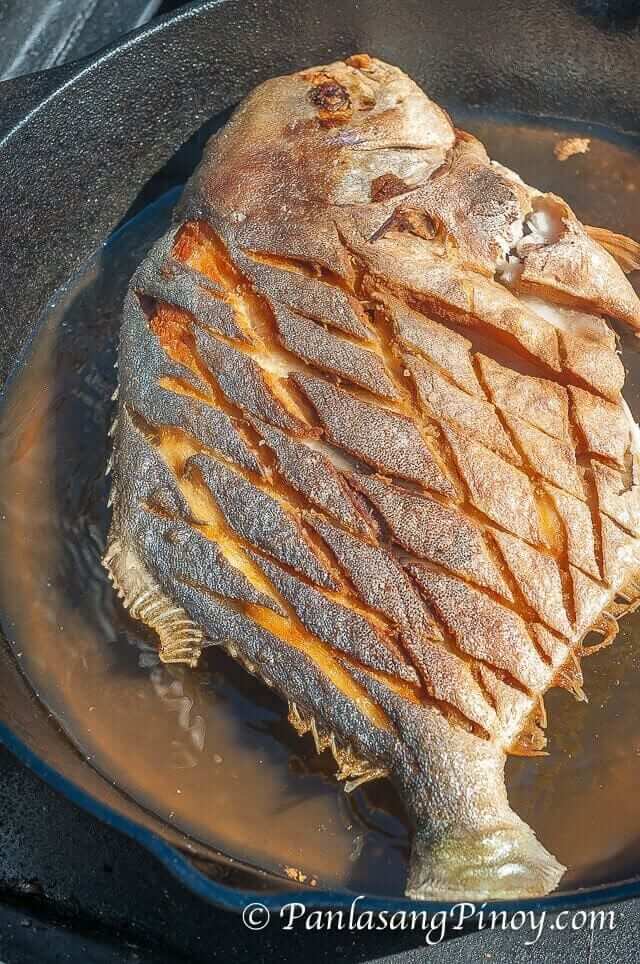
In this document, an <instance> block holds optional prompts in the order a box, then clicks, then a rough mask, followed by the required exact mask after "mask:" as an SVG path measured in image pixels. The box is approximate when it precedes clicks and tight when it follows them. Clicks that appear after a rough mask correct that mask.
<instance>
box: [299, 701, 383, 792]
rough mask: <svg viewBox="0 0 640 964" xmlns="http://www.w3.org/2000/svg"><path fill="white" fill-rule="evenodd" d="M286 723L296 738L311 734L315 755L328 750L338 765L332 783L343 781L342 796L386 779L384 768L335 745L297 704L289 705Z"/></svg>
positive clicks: (349, 749) (330, 736) (331, 736)
mask: <svg viewBox="0 0 640 964" xmlns="http://www.w3.org/2000/svg"><path fill="white" fill-rule="evenodd" d="M289 722H290V723H291V725H292V726H293V728H294V730H295V731H296V733H297V734H298V736H304V735H305V734H306V733H311V735H312V737H313V742H314V743H315V747H316V752H317V753H322V752H323V751H324V750H331V753H332V755H333V758H334V760H335V761H336V763H337V764H338V771H337V773H336V779H337V780H339V781H344V789H345V792H346V793H351V792H352V791H353V790H355V789H356V787H359V786H361V785H362V784H363V783H368V782H369V781H370V780H378V779H381V778H383V777H387V776H389V771H388V770H387V769H386V767H379V766H376V765H375V764H373V763H371V762H370V761H369V760H365V759H364V757H360V756H358V755H357V754H356V753H355V752H354V750H353V748H352V747H350V746H341V745H340V744H338V742H337V740H336V737H335V733H332V732H331V731H329V730H327V729H326V728H324V727H323V726H322V724H318V722H317V721H316V720H315V718H314V717H313V716H308V715H307V714H306V713H305V712H304V711H301V710H300V708H299V707H298V705H297V703H293V702H291V701H290V702H289Z"/></svg>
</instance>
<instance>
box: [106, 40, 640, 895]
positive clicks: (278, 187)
mask: <svg viewBox="0 0 640 964" xmlns="http://www.w3.org/2000/svg"><path fill="white" fill-rule="evenodd" d="M637 256H638V248H637V246H636V245H635V244H634V243H633V242H631V241H629V240H628V239H626V238H622V237H620V236H618V235H614V234H612V233H610V232H607V231H602V230H597V229H590V228H585V227H584V226H583V225H582V224H580V222H579V221H578V220H577V219H576V217H575V215H574V214H573V212H572V211H571V210H570V208H569V207H568V206H567V204H566V203H565V202H564V201H562V200H561V199H560V198H558V197H555V196H554V195H550V194H544V193H540V192H539V191H536V190H535V189H533V188H531V187H528V186H527V185H526V184H524V183H523V182H522V181H521V180H520V178H519V177H518V176H517V175H516V174H514V173H513V172H511V171H509V170H507V169H506V168H504V167H501V166H500V165H499V164H496V163H495V162H492V161H490V160H489V158H488V156H487V154H486V152H485V150H484V148H483V146H482V145H481V144H480V143H479V142H478V141H477V140H476V139H474V138H473V137H471V136H470V135H469V134H466V133H464V132H463V131H459V130H456V129H455V128H454V127H453V126H452V124H451V121H450V119H449V117H448V116H447V114H446V113H445V112H444V111H443V110H441V109H440V108H439V107H438V106H436V105H435V104H434V103H433V102H432V101H430V100H429V99H428V98H427V97H426V96H425V94H424V93H423V92H422V91H421V90H420V89H419V88H418V87H417V86H416V85H415V84H414V83H413V82H412V81H411V80H410V79H409V78H408V77H407V76H405V74H403V73H402V72H401V71H400V70H398V69H397V68H395V67H391V66H388V65H387V64H384V63H381V62H379V61H377V60H374V59H372V58H370V57H369V56H367V55H358V56H354V57H351V58H349V59H348V60H346V61H345V62H340V63H335V64H330V65H328V66H324V67H316V68H313V69H310V70H304V71H301V72H300V73H296V74H293V75H292V76H289V77H280V78H277V79H275V80H271V81H268V82H267V83H265V84H263V85H262V86H260V87H259V88H258V89H257V90H256V91H255V92H254V93H253V94H251V96H249V97H248V98H247V100H246V101H245V102H244V103H243V104H242V106H241V107H240V108H239V109H238V110H237V111H236V113H235V115H234V117H233V118H232V120H231V121H230V122H229V123H228V124H227V126H226V127H225V128H224V130H222V131H221V132H220V133H219V134H217V135H216V136H215V137H214V138H213V139H212V140H211V141H210V143H209V144H208V146H207V149H206V152H205V156H204V159H203V161H202V163H201V165H200V167H199V168H198V170H197V171H196V173H195V174H194V176H193V178H192V180H191V182H190V183H189V185H188V187H187V189H186V191H185V194H184V198H183V201H182V203H181V207H180V210H179V212H178V215H177V219H176V221H175V224H174V226H173V227H172V229H171V230H170V231H169V232H168V233H167V234H166V235H165V237H163V238H162V240H161V241H160V242H159V243H158V244H157V245H156V246H155V247H154V249H153V250H152V251H151V253H150V254H149V256H148V257H147V259H146V260H145V262H144V263H143V264H142V265H141V267H140V268H139V270H138V271H137V273H136V275H135V276H134V278H133V280H132V282H131V286H130V291H129V294H128V297H127V301H126V305H125V310H124V319H123V325H122V335H121V344H120V356H119V400H118V412H117V419H116V422H115V423H114V459H113V470H114V471H113V489H112V499H113V521H112V525H111V532H110V535H109V543H108V549H107V552H106V556H105V565H106V567H107V569H108V570H109V573H110V576H111V578H112V580H113V582H114V584H115V586H116V588H117V589H118V591H119V593H120V595H121V596H122V597H123V599H124V604H125V606H126V607H127V608H128V609H129V611H130V613H131V614H132V615H133V616H135V617H137V618H138V619H140V620H142V621H143V622H144V623H146V624H147V625H148V626H150V627H152V628H153V629H154V630H155V631H156V632H157V634H158V638H159V647H160V656H161V658H162V659H163V660H165V661H167V662H169V661H183V662H187V663H189V664H192V665H193V664H195V663H196V662H197V660H198V658H199V656H200V654H201V651H202V649H203V648H204V647H206V646H210V645H222V646H225V647H226V648H227V649H228V650H229V652H230V653H231V654H232V655H233V656H235V657H237V658H238V659H239V660H240V661H241V662H242V663H243V664H244V665H245V666H246V667H247V669H248V670H249V671H250V672H252V673H255V674H256V676H258V677H259V678H260V679H261V680H263V681H264V682H265V683H266V684H267V685H269V686H273V687H275V688H276V690H277V691H278V692H279V693H281V694H282V696H283V697H284V698H285V699H286V700H288V702H289V707H290V714H289V715H290V719H291V722H292V723H293V725H294V726H295V727H296V729H297V730H298V731H299V732H300V733H304V732H306V731H311V733H312V734H313V737H314V739H315V743H316V747H317V749H318V750H319V751H320V750H324V749H326V748H330V749H331V751H332V752H333V754H334V755H335V758H336V760H337V764H338V768H339V772H338V777H339V779H342V780H345V781H347V786H348V787H353V786H355V785H357V784H358V783H359V782H362V781H364V780H369V779H373V778H377V777H382V776H388V777H390V778H391V779H392V780H393V782H394V783H395V785H396V787H397V788H398V790H399V792H400V794H401V796H402V798H403V800H404V801H405V804H406V807H407V810H408V813H409V815H410V817H411V820H412V823H413V825H414V827H415V833H414V839H413V852H412V856H411V866H410V871H409V881H408V885H407V894H409V895H410V896H413V897H420V898H444V899H448V898H459V897H467V898H476V899H478V898H480V899H483V898H492V897H511V896H521V895H537V894H544V893H547V892H549V891H550V890H552V889H553V888H554V887H555V886H556V885H557V883H558V881H559V879H560V877H561V875H562V873H563V870H564V868H563V867H562V866H561V865H560V864H559V863H558V862H557V861H556V860H555V859H554V857H552V856H551V855H550V854H549V853H548V852H547V851H546V850H545V849H544V847H542V846H541V844H540V843H539V842H538V841H537V840H536V838H535V836H534V834H533V832H532V831H531V830H530V828H529V827H528V826H527V825H526V824H525V823H523V821H522V820H521V819H520V818H519V817H518V816H517V815H516V814H515V813H514V812H513V811H512V810H511V809H510V807H509V804H508V801H507V795H506V790H505V784H504V764H505V757H506V754H507V753H514V752H515V753H536V752H540V751H541V750H542V748H543V746H544V742H545V741H544V735H543V729H542V728H543V727H544V724H545V713H544V705H543V694H544V692H545V691H546V690H547V689H548V688H549V687H550V686H553V685H560V686H565V687H567V688H568V689H570V690H572V691H573V692H574V693H575V694H576V695H577V696H578V697H579V698H582V697H583V693H582V690H581V674H580V664H579V658H580V656H581V653H582V647H581V642H582V640H583V639H584V637H585V635H586V634H587V633H588V632H590V631H593V630H595V631H598V632H600V633H601V634H603V635H605V637H606V641H608V640H609V639H610V638H612V637H613V636H614V635H615V631H616V630H617V623H616V621H615V618H616V617H617V616H619V615H620V614H621V612H622V611H623V610H624V609H628V608H630V607H632V606H633V605H635V604H636V602H637V600H638V595H639V592H640V590H638V589H637V588H636V583H635V578H636V575H637V571H638V565H639V564H640V540H639V539H638V537H639V536H640V488H639V487H638V484H637V482H638V465H637V460H636V452H637V450H638V449H637V442H636V439H637V428H636V426H635V424H634V423H633V421H632V419H631V416H630V414H629V410H628V408H627V407H626V405H625V403H624V401H623V399H622V397H621V394H620V391H621V388H622V385H623V381H624V370H623V367H622V364H621V362H620V359H619V357H618V354H617V352H616V336H615V334H614V332H613V331H612V329H611V328H610V327H609V325H608V323H607V320H606V319H607V318H612V319H618V320H621V321H624V322H627V323H628V324H630V325H632V326H634V327H640V303H639V302H638V299H637V298H636V295H635V294H634V291H633V289H632V287H631V286H630V284H629V283H628V281H627V280H626V278H625V275H624V273H623V270H622V268H621V266H620V265H622V266H623V267H624V268H626V269H630V268H633V267H636V266H637V263H638V257H637Z"/></svg>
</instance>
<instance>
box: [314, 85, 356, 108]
mask: <svg viewBox="0 0 640 964" xmlns="http://www.w3.org/2000/svg"><path fill="white" fill-rule="evenodd" d="M309 99H310V101H311V103H312V104H313V105H314V106H315V107H318V108H320V110H326V111H328V112H329V113H330V114H336V113H337V112H338V111H344V110H347V109H348V108H349V107H350V106H351V100H350V98H349V94H348V92H347V91H346V90H345V89H344V87H343V86H342V85H341V84H338V83H337V82H336V81H335V80H329V81H325V82H324V83H321V84H318V86H317V87H312V88H311V90H310V91H309Z"/></svg>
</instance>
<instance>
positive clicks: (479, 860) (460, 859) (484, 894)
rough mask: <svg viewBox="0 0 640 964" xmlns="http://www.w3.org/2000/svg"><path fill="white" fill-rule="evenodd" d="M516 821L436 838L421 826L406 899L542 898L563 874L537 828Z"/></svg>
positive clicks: (412, 854)
mask: <svg viewBox="0 0 640 964" xmlns="http://www.w3.org/2000/svg"><path fill="white" fill-rule="evenodd" d="M512 817H513V819H512V820H511V821H510V822H507V823H504V822H503V821H501V823H500V825H499V826H496V827H494V828H493V829H489V830H487V828H485V827H478V828H477V829H470V830H468V831H466V832H464V831H463V832H453V831H452V832H451V833H450V834H449V835H447V836H444V837H442V838H441V839H438V840H435V841H434V840H433V837H432V836H431V835H430V834H429V831H428V830H424V829H421V828H420V827H418V829H417V831H416V834H415V837H414V841H413V847H412V851H411V860H410V867H409V877H408V882H407V890H406V893H407V896H408V897H412V898H416V899H418V900H492V899H509V898H515V897H539V896H542V895H544V894H548V893H550V892H551V891H552V890H555V888H556V887H557V885H558V883H559V881H560V878H561V877H562V875H563V873H564V872H565V869H566V868H565V867H563V866H562V864H561V863H559V861H557V860H556V858H555V857H554V856H553V855H552V854H550V853H549V851H548V850H546V849H545V848H544V847H543V846H542V844H541V843H540V842H539V840H537V839H536V835H535V834H534V832H533V830H532V829H531V828H530V827H529V826H527V824H526V823H524V822H523V821H522V820H520V818H519V817H518V816H517V815H516V814H515V813H513V814H512Z"/></svg>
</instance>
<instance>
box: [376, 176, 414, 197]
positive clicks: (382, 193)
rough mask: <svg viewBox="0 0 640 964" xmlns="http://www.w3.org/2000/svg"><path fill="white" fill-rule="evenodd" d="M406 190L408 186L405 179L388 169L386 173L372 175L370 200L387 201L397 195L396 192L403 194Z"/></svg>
mask: <svg viewBox="0 0 640 964" xmlns="http://www.w3.org/2000/svg"><path fill="white" fill-rule="evenodd" d="M408 190H410V188H409V185H408V184H407V183H406V181H403V180H402V178H401V177H398V175H397V174H394V173H393V172H392V171H388V172H387V173H386V174H379V175H378V177H374V179H373V181H372V182H371V200H372V201H388V200H389V199H390V198H392V197H397V195H398V194H405V193H406V192H407V191H408Z"/></svg>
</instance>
